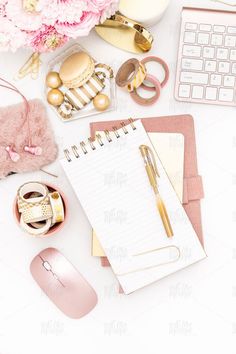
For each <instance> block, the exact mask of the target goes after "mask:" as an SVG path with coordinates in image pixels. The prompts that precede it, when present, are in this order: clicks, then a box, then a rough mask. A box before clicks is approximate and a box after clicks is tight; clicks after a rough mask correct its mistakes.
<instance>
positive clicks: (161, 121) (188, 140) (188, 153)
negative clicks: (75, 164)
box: [90, 115, 204, 266]
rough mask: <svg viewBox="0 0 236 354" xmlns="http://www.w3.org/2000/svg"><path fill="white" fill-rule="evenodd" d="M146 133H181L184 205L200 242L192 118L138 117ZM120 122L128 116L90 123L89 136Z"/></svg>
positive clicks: (198, 185) (104, 260)
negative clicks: (183, 142)
mask: <svg viewBox="0 0 236 354" xmlns="http://www.w3.org/2000/svg"><path fill="white" fill-rule="evenodd" d="M141 120H142V123H143V126H144V128H145V129H146V131H147V132H162V133H181V134H183V135H184V139H185V140H184V141H185V149H184V192H183V207H184V209H185V211H186V213H187V215H188V217H189V220H190V221H191V223H192V225H193V228H194V230H195V232H196V234H197V236H198V238H199V240H200V242H201V244H202V245H203V246H204V244H203V234H202V220H201V206H200V200H201V199H202V198H203V197H204V192H203V185H202V178H201V176H199V175H198V167H197V153H196V141H195V132H194V121H193V117H192V116H190V115H178V116H167V117H155V118H143V119H141ZM121 122H124V123H125V124H129V121H128V120H127V119H124V120H116V121H107V122H94V123H90V130H91V137H92V138H95V132H96V131H104V130H108V131H112V130H113V128H114V127H117V128H120V127H121V125H120V124H121ZM101 263H102V265H103V266H109V261H108V259H107V258H106V257H101Z"/></svg>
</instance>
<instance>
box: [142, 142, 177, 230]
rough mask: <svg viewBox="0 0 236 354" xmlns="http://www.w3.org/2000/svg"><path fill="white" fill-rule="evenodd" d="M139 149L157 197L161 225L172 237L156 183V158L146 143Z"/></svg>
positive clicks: (157, 175) (157, 173) (157, 174)
mask: <svg viewBox="0 0 236 354" xmlns="http://www.w3.org/2000/svg"><path fill="white" fill-rule="evenodd" d="M139 150H140V152H141V155H142V157H143V160H144V164H145V169H146V172H147V175H148V178H149V182H150V184H151V186H152V188H153V191H154V193H155V195H156V199H157V209H158V211H159V214H160V217H161V220H162V223H163V226H164V228H165V231H166V234H167V236H168V237H172V236H173V235H174V234H173V230H172V227H171V224H170V220H169V216H168V213H167V210H166V207H165V204H164V202H163V200H162V198H161V196H160V194H159V191H158V185H157V177H160V175H159V172H158V169H157V164H156V160H155V156H154V153H153V151H152V149H151V148H150V147H149V146H147V145H140V146H139Z"/></svg>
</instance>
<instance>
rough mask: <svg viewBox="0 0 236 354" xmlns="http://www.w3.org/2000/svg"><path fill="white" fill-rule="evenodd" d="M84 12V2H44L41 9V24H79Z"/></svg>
mask: <svg viewBox="0 0 236 354" xmlns="http://www.w3.org/2000/svg"><path fill="white" fill-rule="evenodd" d="M85 10H86V2H85V1H78V0H51V1H46V4H45V5H44V6H43V8H42V16H43V23H44V24H46V25H54V24H55V23H57V22H60V23H69V24H75V23H79V22H80V19H81V17H82V15H83V12H84V11H85Z"/></svg>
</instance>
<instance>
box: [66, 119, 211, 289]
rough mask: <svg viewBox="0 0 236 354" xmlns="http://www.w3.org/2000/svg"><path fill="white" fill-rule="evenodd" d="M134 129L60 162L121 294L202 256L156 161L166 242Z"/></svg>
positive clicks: (139, 130) (141, 139)
mask: <svg viewBox="0 0 236 354" xmlns="http://www.w3.org/2000/svg"><path fill="white" fill-rule="evenodd" d="M134 124H135V126H136V129H135V130H133V128H132V127H131V126H130V125H129V126H127V131H128V133H127V134H124V132H123V130H122V129H120V130H118V132H119V135H120V137H119V138H117V137H116V136H115V134H114V135H113V134H112V133H111V134H112V142H108V140H106V139H103V143H104V145H103V146H100V145H99V143H98V142H95V146H96V150H94V151H93V150H92V149H91V147H90V146H89V144H88V146H87V150H88V153H87V154H84V153H83V152H82V150H80V149H79V154H80V157H79V158H75V157H73V158H72V160H71V162H68V161H67V159H63V160H61V164H62V166H63V168H64V171H65V173H66V175H67V177H68V179H69V181H70V183H71V185H72V187H73V188H74V191H75V193H76V195H77V197H78V199H79V201H80V203H81V205H82V207H83V209H84V210H85V213H86V214H87V217H88V219H89V221H90V223H91V225H92V227H93V228H94V229H95V230H96V232H97V235H98V238H99V241H100V243H101V245H102V248H103V249H104V251H105V253H106V255H107V257H108V259H109V261H110V263H111V266H112V268H113V271H114V273H115V275H116V276H117V278H118V280H119V282H120V284H121V286H122V288H123V290H124V293H125V294H129V293H131V292H133V291H135V290H137V289H139V288H142V287H143V286H145V285H148V284H150V283H152V282H154V281H156V280H159V279H161V278H163V277H165V276H167V275H169V274H171V273H173V272H176V271H178V270H180V269H182V268H184V267H186V266H188V265H190V264H193V263H195V262H197V261H199V260H201V259H203V258H205V256H206V255H205V252H204V250H203V248H202V246H201V244H200V242H199V240H198V237H197V235H196V233H195V231H194V229H193V227H192V225H191V223H190V221H189V220H188V217H187V215H186V213H185V211H184V209H183V208H182V205H181V203H180V202H179V199H178V197H177V195H176V193H175V191H174V189H173V187H172V185H171V183H170V181H169V179H168V177H167V175H166V173H165V170H164V168H163V167H162V164H161V162H160V160H159V159H158V156H157V155H156V161H157V166H158V170H159V173H160V178H159V180H158V185H159V192H160V195H161V197H162V199H163V200H164V203H165V206H166V209H167V212H168V215H169V218H170V222H171V225H172V228H173V232H174V236H173V237H172V238H171V239H170V238H167V236H166V233H165V229H164V227H163V225H162V221H161V218H160V215H159V213H158V211H157V208H156V203H155V195H154V193H153V190H152V188H151V186H150V184H149V180H148V177H147V174H146V170H145V168H144V162H143V158H142V156H141V154H140V151H139V146H140V145H142V144H144V145H148V146H150V147H151V148H152V145H151V142H150V140H149V138H148V136H147V133H146V131H145V130H144V128H143V125H142V123H141V121H136V122H135V123H134ZM75 143H76V142H75ZM71 154H72V153H71ZM114 175H115V176H116V178H114ZM111 176H112V178H111ZM163 247H167V248H163ZM160 248H161V250H160ZM178 249H179V251H180V257H179V253H178Z"/></svg>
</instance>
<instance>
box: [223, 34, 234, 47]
mask: <svg viewBox="0 0 236 354" xmlns="http://www.w3.org/2000/svg"><path fill="white" fill-rule="evenodd" d="M225 46H226V47H235V46H236V36H225Z"/></svg>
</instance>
